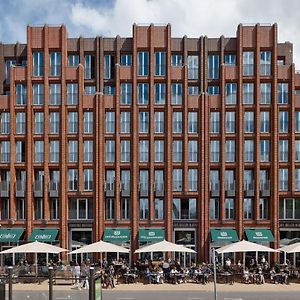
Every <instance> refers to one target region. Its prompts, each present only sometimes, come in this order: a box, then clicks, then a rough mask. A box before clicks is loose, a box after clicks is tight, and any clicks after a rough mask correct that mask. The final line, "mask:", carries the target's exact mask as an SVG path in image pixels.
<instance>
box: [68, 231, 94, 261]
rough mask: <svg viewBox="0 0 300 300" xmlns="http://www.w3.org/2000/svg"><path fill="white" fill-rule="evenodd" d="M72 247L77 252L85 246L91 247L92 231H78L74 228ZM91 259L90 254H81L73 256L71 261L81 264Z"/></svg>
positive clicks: (71, 236) (71, 235)
mask: <svg viewBox="0 0 300 300" xmlns="http://www.w3.org/2000/svg"><path fill="white" fill-rule="evenodd" d="M70 239H71V240H70V245H71V247H70V248H71V249H72V251H73V250H77V249H79V248H81V247H83V246H86V245H89V244H91V243H92V229H84V230H82V229H79V228H78V229H77V228H73V229H71V234H70ZM88 258H89V259H90V258H91V254H90V253H80V254H72V256H71V260H72V261H73V262H78V263H79V264H81V263H82V262H83V261H84V260H86V259H88Z"/></svg>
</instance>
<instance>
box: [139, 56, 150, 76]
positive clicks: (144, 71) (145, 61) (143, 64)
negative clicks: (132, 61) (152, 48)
mask: <svg viewBox="0 0 300 300" xmlns="http://www.w3.org/2000/svg"><path fill="white" fill-rule="evenodd" d="M137 67H138V76H148V75H149V52H143V51H140V52H138V63H137Z"/></svg>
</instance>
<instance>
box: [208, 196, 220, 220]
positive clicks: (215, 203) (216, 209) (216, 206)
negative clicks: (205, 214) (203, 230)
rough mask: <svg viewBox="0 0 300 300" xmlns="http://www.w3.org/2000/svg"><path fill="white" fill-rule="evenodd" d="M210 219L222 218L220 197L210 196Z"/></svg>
mask: <svg viewBox="0 0 300 300" xmlns="http://www.w3.org/2000/svg"><path fill="white" fill-rule="evenodd" d="M209 219H210V220H219V219H220V199H219V198H210V200H209Z"/></svg>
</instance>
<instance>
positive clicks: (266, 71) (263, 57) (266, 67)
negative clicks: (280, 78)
mask: <svg viewBox="0 0 300 300" xmlns="http://www.w3.org/2000/svg"><path fill="white" fill-rule="evenodd" d="M260 75H261V76H270V75H271V51H260Z"/></svg>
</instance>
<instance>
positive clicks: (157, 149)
mask: <svg viewBox="0 0 300 300" xmlns="http://www.w3.org/2000/svg"><path fill="white" fill-rule="evenodd" d="M154 161H155V162H164V140H156V141H155V142H154Z"/></svg>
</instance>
